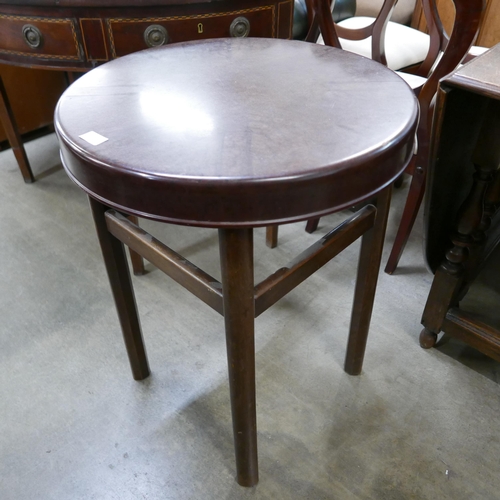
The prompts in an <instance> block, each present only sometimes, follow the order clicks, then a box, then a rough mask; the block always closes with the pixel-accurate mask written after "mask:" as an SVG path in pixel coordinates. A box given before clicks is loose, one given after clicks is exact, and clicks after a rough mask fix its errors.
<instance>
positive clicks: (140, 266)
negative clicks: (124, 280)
mask: <svg viewBox="0 0 500 500" xmlns="http://www.w3.org/2000/svg"><path fill="white" fill-rule="evenodd" d="M128 220H129V221H130V222H132V224H135V225H136V226H138V225H139V219H138V218H137V217H136V216H135V215H128ZM128 253H129V255H130V262H131V263H132V271H133V272H134V275H135V276H142V275H143V274H144V260H143V259H142V257H141V256H140V255H139V254H138V253H137V252H134V251H133V250H131V249H130V248H129V249H128Z"/></svg>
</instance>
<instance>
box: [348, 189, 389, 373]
mask: <svg viewBox="0 0 500 500" xmlns="http://www.w3.org/2000/svg"><path fill="white" fill-rule="evenodd" d="M390 204H391V187H388V188H386V189H384V191H382V192H381V193H380V194H379V195H378V198H377V215H376V217H375V224H374V226H373V227H372V228H371V229H370V230H369V231H367V232H366V233H365V234H364V235H363V240H362V243H361V251H360V256H359V265H358V276H357V279H356V288H355V291H354V303H353V307H352V316H351V326H350V330H349V340H348V343H347V352H346V358H345V364H344V369H345V371H346V372H347V373H349V374H350V375H359V374H360V373H361V369H362V367H363V358H364V355H365V348H366V340H367V337H368V330H369V328H370V320H371V316H372V310H373V301H374V299H375V290H376V288H377V280H378V275H379V270H380V259H381V258H382V249H383V246H384V237H385V229H386V226H387V216H388V214H389V207H390Z"/></svg>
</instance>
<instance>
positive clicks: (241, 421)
mask: <svg viewBox="0 0 500 500" xmlns="http://www.w3.org/2000/svg"><path fill="white" fill-rule="evenodd" d="M219 245H220V260H221V271H222V293H223V301H224V322H225V326H226V344H227V359H228V369H229V389H230V394H231V411H232V415H233V433H234V447H235V453H236V470H237V476H236V480H237V481H238V484H240V485H241V486H254V485H255V484H257V482H258V481H259V472H258V464H257V418H256V408H255V341H254V321H255V319H254V318H255V303H254V277H253V273H254V269H253V229H219Z"/></svg>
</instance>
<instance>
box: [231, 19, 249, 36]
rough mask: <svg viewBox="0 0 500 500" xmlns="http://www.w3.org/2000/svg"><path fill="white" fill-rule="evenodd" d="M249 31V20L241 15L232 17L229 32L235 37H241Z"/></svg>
mask: <svg viewBox="0 0 500 500" xmlns="http://www.w3.org/2000/svg"><path fill="white" fill-rule="evenodd" d="M249 33H250V21H249V20H248V19H247V18H246V17H243V16H240V17H237V18H236V19H233V22H232V23H231V26H229V34H230V35H231V36H232V37H235V38H243V37H246V36H248V34H249Z"/></svg>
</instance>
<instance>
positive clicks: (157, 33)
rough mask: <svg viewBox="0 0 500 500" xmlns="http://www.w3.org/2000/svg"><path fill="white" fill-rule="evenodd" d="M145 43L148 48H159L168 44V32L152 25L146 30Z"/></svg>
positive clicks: (157, 25)
mask: <svg viewBox="0 0 500 500" xmlns="http://www.w3.org/2000/svg"><path fill="white" fill-rule="evenodd" d="M144 41H145V42H146V45H147V46H148V47H159V46H160V45H165V44H166V43H168V31H167V30H166V29H165V28H164V27H163V26H160V25H159V24H152V25H151V26H148V27H147V28H146V29H145V30H144Z"/></svg>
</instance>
